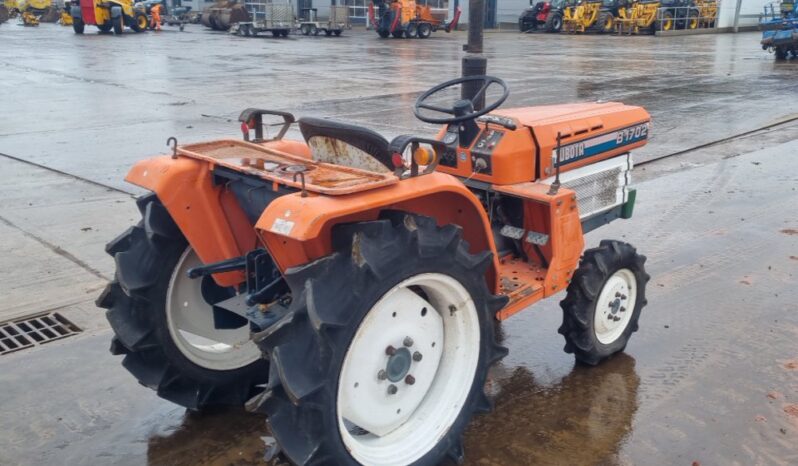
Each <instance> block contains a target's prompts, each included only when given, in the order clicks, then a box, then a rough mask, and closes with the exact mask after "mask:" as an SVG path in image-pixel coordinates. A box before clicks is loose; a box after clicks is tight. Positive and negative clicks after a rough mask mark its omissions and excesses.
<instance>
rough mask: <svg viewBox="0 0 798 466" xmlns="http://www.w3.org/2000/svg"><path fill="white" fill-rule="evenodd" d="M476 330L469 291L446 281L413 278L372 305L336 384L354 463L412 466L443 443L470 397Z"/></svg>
mask: <svg viewBox="0 0 798 466" xmlns="http://www.w3.org/2000/svg"><path fill="white" fill-rule="evenodd" d="M418 289H421V290H423V293H417V291H418ZM422 296H423V297H422ZM452 307H454V308H455V310H456V312H450V308H452ZM479 328H480V327H479V319H478V317H477V314H476V308H475V306H474V303H473V301H472V300H471V297H470V295H469V293H468V291H467V290H466V289H465V288H464V287H463V286H462V285H461V284H460V283H459V282H457V281H456V280H454V279H452V278H451V277H448V276H446V275H443V274H430V273H427V274H420V275H416V276H414V277H411V278H409V279H407V280H405V281H403V282H402V283H400V284H398V285H396V286H395V287H394V288H392V289H391V290H390V291H388V292H387V293H386V294H385V295H384V296H383V297H382V298H381V299H380V300H379V301H377V303H375V304H374V306H373V307H372V308H371V310H369V311H368V313H367V314H366V316H365V318H364V319H363V321H362V322H361V323H360V326H359V327H358V330H357V332H356V334H355V335H354V337H353V339H352V340H351V342H350V344H349V349H348V350H347V353H346V356H345V359H344V363H343V366H342V367H341V374H340V376H339V379H338V395H337V406H336V408H337V416H338V421H339V429H340V432H341V435H342V438H343V440H344V443H345V444H346V446H347V449H348V450H349V451H350V453H351V454H352V456H353V457H354V458H355V459H356V460H357V461H358V462H359V463H361V464H369V465H372V466H388V465H396V464H411V463H413V462H415V461H417V460H418V459H419V458H420V457H421V456H423V454H425V453H426V452H428V451H429V450H430V449H431V448H432V447H433V446H434V445H435V444H436V443H437V442H438V441H439V440H440V438H441V436H442V435H444V433H445V432H446V431H447V430H448V429H449V428H450V426H451V425H452V423H453V422H454V421H455V419H456V416H457V415H458V413H459V412H460V410H461V409H462V406H463V404H464V403H465V401H466V399H467V396H468V393H469V392H470V390H471V383H472V381H473V377H474V373H475V371H476V367H477V362H478V359H479V354H480V349H479V348H480V344H479V340H480V335H479Z"/></svg>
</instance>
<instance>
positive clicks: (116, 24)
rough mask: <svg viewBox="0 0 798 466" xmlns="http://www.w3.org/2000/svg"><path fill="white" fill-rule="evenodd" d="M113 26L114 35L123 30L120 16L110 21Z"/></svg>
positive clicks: (123, 24) (123, 20) (123, 23)
mask: <svg viewBox="0 0 798 466" xmlns="http://www.w3.org/2000/svg"><path fill="white" fill-rule="evenodd" d="M111 21H112V22H113V24H114V34H116V35H119V34H122V32H123V31H124V30H125V19H124V17H123V16H122V15H119V16H117V17H116V19H112V20H111Z"/></svg>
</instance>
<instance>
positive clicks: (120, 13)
mask: <svg viewBox="0 0 798 466" xmlns="http://www.w3.org/2000/svg"><path fill="white" fill-rule="evenodd" d="M70 13H71V14H72V29H73V30H74V31H75V34H83V31H84V29H85V26H86V25H87V24H88V25H94V26H97V29H99V30H100V31H101V32H109V31H111V30H112V29H113V31H114V34H122V32H123V31H124V30H125V26H127V27H129V28H130V29H132V30H133V31H135V32H142V31H145V30H146V29H147V25H148V20H147V14H146V13H145V12H144V11H142V10H137V9H134V8H133V0H79V2H77V3H76V4H75V5H72V6H71V7H70Z"/></svg>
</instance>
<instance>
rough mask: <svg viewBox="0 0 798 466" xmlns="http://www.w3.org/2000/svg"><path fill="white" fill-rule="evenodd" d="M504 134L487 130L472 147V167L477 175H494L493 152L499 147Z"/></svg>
mask: <svg viewBox="0 0 798 466" xmlns="http://www.w3.org/2000/svg"><path fill="white" fill-rule="evenodd" d="M502 136H504V132H502V131H499V130H495V129H490V128H486V129H484V130H483V131H482V132H481V133H480V135H479V137H478V138H477V140H476V141H475V142H474V145H473V146H472V147H471V167H472V169H473V170H474V172H476V173H481V174H484V175H491V174H492V173H493V161H492V158H493V150H494V149H495V148H496V146H497V145H499V142H500V141H501V139H502Z"/></svg>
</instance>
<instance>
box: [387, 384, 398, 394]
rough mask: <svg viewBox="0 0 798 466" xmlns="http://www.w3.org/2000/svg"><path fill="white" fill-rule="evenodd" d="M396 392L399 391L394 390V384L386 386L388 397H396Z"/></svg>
mask: <svg viewBox="0 0 798 466" xmlns="http://www.w3.org/2000/svg"><path fill="white" fill-rule="evenodd" d="M398 391H399V389H398V388H396V385H394V384H391V385H388V394H389V395H396V392H398Z"/></svg>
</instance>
